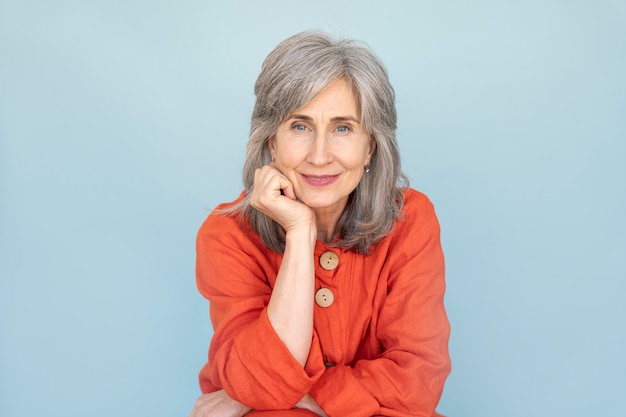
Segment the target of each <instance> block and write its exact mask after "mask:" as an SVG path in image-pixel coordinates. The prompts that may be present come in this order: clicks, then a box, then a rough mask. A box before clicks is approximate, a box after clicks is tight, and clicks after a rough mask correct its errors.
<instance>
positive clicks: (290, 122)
mask: <svg viewBox="0 0 626 417" xmlns="http://www.w3.org/2000/svg"><path fill="white" fill-rule="evenodd" d="M360 115H361V111H360V105H359V101H358V98H357V96H356V95H355V93H354V92H353V90H352V89H351V88H350V86H349V85H348V83H347V82H346V81H345V80H343V79H338V80H335V81H333V82H331V83H330V84H328V85H327V86H326V87H325V88H324V89H323V90H322V91H321V92H320V93H319V94H317V95H316V96H315V97H313V99H312V100H311V101H310V102H309V103H307V104H306V105H305V106H303V107H301V108H300V109H297V110H296V111H294V112H293V113H292V114H289V115H287V116H286V117H285V118H284V119H283V121H282V123H281V124H280V125H279V126H278V129H277V131H276V134H275V135H274V136H273V137H272V138H270V139H269V141H268V146H269V149H270V152H271V154H272V157H273V158H274V161H273V162H272V163H270V164H269V165H266V166H264V167H263V168H259V169H257V170H256V172H255V179H254V191H253V192H252V195H251V197H250V204H251V205H252V207H254V208H255V209H257V210H259V211H261V212H262V213H264V214H266V215H267V216H269V217H270V218H272V219H273V220H275V221H276V222H277V223H278V224H280V225H281V226H282V227H283V229H284V230H285V234H286V242H285V252H284V256H283V260H282V263H281V266H280V269H279V271H278V275H277V277H276V284H275V286H274V289H273V291H272V295H271V297H270V301H269V304H268V307H267V313H268V317H269V319H270V322H271V323H272V326H273V328H274V330H275V331H276V333H277V335H278V336H279V337H280V339H281V340H282V341H283V343H284V344H285V346H286V347H287V348H288V349H289V351H290V352H291V354H292V355H293V357H294V358H295V359H296V360H297V361H298V362H299V363H300V364H301V365H302V366H303V367H304V366H305V364H306V361H307V358H308V355H309V350H310V347H311V340H312V337H313V302H314V301H313V296H312V294H314V292H315V267H314V259H313V251H314V249H315V242H316V240H318V239H319V240H321V241H325V242H328V241H330V240H332V239H333V238H334V237H335V235H336V227H337V222H338V220H339V218H340V216H341V214H342V213H343V210H344V209H345V207H346V204H347V202H348V197H349V195H350V193H352V191H354V189H355V188H356V187H357V185H358V184H359V182H360V181H361V178H362V177H363V174H364V168H365V167H366V166H367V165H368V164H369V162H370V159H371V156H372V154H373V152H374V150H375V148H376V143H375V141H374V140H373V139H372V138H371V136H370V135H369V134H368V133H367V132H366V131H365V129H364V128H363V127H362V125H361V123H360ZM296 407H298V408H306V409H308V410H310V411H312V412H314V413H315V414H317V415H319V416H326V413H324V411H323V410H322V409H321V408H320V407H319V405H318V404H317V403H316V402H315V400H314V399H313V397H312V396H311V395H309V394H307V395H305V396H304V397H303V398H302V400H301V401H300V402H299V403H298V404H297V405H296ZM249 411H250V408H248V407H246V406H244V405H243V404H241V403H239V402H237V401H235V400H234V399H232V398H231V397H230V396H229V395H228V394H227V393H226V392H225V391H223V390H221V391H217V392H214V393H210V394H204V395H202V396H201V397H200V398H199V399H198V401H197V402H196V405H195V406H194V408H193V410H192V412H191V414H190V416H189V417H208V416H212V417H213V416H219V417H222V416H228V417H234V416H243V415H245V414H246V413H248V412H249Z"/></svg>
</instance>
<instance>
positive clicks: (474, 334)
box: [0, 0, 626, 417]
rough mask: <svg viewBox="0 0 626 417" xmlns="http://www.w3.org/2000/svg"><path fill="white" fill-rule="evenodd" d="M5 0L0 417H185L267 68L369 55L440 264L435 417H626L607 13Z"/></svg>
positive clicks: (496, 7) (610, 6)
mask: <svg viewBox="0 0 626 417" xmlns="http://www.w3.org/2000/svg"><path fill="white" fill-rule="evenodd" d="M226 3H227V2H226V1H223V2H207V1H186V2H175V1H167V0H164V1H111V0H107V1H67V0H61V1H56V2H45V1H28V0H21V1H18V0H13V1H8V0H0V239H1V240H0V277H1V281H0V415H1V416H3V417H4V416H6V417H14V416H15V417H17V416H20V417H22V416H23V417H30V416H40V415H46V416H77V417H78V416H86V415H89V416H103V417H104V416H113V415H122V416H150V417H154V416H164V417H165V416H181V415H182V416H186V415H187V413H188V412H189V411H190V409H191V407H192V405H193V402H194V400H195V398H196V397H197V395H198V394H199V390H198V386H197V379H196V377H197V372H198V371H199V369H200V367H201V366H202V365H203V363H204V361H205V359H206V351H207V347H208V344H209V340H210V337H211V328H210V323H209V319H208V314H207V307H208V305H207V302H206V301H205V300H204V299H203V298H202V297H201V296H200V295H199V294H198V293H197V291H196V288H195V281H194V280H195V278H194V258H195V253H194V239H195V234H196V231H197V229H198V228H199V226H200V224H201V222H202V220H203V219H204V218H205V217H206V215H207V214H208V212H209V210H210V209H211V208H213V207H214V206H215V205H216V204H217V203H219V202H222V201H227V200H231V199H233V198H235V197H236V195H237V194H238V193H239V191H240V189H241V180H240V170H241V165H242V160H243V154H244V149H245V142H246V139H247V133H248V123H249V116H250V112H251V110H252V106H253V102H254V96H253V93H252V87H253V83H254V80H255V78H256V76H257V74H258V71H259V69H260V65H261V63H262V60H263V58H264V57H265V56H266V55H267V53H268V52H269V51H270V50H271V49H272V48H273V47H274V46H275V45H276V44H277V43H278V42H279V41H280V40H282V39H284V38H285V37H287V36H289V35H291V34H293V33H295V32H298V31H300V30H303V29H313V28H319V29H325V30H329V31H330V32H332V33H333V34H335V35H340V36H346V37H350V38H357V39H361V40H363V41H365V42H366V43H368V44H369V45H370V46H371V47H372V48H373V49H374V51H375V52H376V53H377V54H378V55H379V56H380V57H381V59H382V60H383V61H384V62H385V64H386V66H387V68H388V69H389V72H390V77H391V80H392V83H393V85H394V86H395V89H396V91H397V106H398V111H399V129H398V137H399V141H400V146H401V150H402V155H403V168H404V170H405V171H406V173H407V174H408V175H409V177H410V179H411V180H412V185H413V186H414V187H416V188H418V189H420V190H422V191H424V192H426V193H427V194H428V195H429V196H430V197H431V199H432V200H433V202H434V203H435V206H436V208H437V210H438V214H439V217H440V221H441V224H442V239H443V245H444V250H445V253H446V258H447V270H448V275H447V280H448V293H447V297H446V303H447V309H448V312H449V316H450V320H451V323H452V327H453V334H452V339H451V342H450V348H451V353H452V358H453V372H452V374H451V376H450V378H449V380H448V383H447V385H446V389H445V392H444V395H443V398H442V401H441V403H440V407H439V410H440V411H441V412H444V413H446V414H448V415H449V416H451V417H453V416H456V417H464V416H477V417H491V416H493V417H496V416H507V417H517V416H520V417H521V416H566V415H567V416H588V415H613V416H616V415H626V411H625V410H626V407H625V406H624V400H623V395H624V392H626V359H625V358H624V356H625V355H624V352H625V351H626V324H625V318H626V284H625V280H626V239H625V233H626V222H625V220H624V217H625V213H626V185H625V184H626V168H625V166H626V161H625V159H626V75H625V74H626V3H624V2H623V1H617V0H616V1H551V0H547V1H537V0H530V1H495V0H494V1H480V0H478V1H472V2H465V1H438V2H434V1H433V2H425V1H414V2H409V1H404V2H394V1H389V0H387V1H337V0H334V1H326V0H323V1H316V2H304V3H303V2H292V1H258V2H256V1H246V2H237V1H232V2H229V3H228V4H226Z"/></svg>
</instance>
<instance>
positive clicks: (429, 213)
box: [311, 194, 450, 417]
mask: <svg viewBox="0 0 626 417" xmlns="http://www.w3.org/2000/svg"><path fill="white" fill-rule="evenodd" d="M419 196H421V197H420V198H418V199H417V201H413V202H411V206H409V207H406V206H405V217H404V219H403V220H401V221H400V223H399V225H398V227H397V230H396V232H394V236H393V241H392V243H391V244H390V247H389V254H388V259H387V262H386V266H385V268H386V270H385V271H384V275H386V276H388V280H387V285H386V286H387V288H386V296H385V298H384V301H383V304H382V307H381V308H380V312H379V316H378V318H377V321H376V323H375V329H374V330H375V332H376V336H377V338H378V340H379V341H380V343H381V345H382V346H383V352H382V354H381V355H380V356H379V357H377V358H375V359H372V360H361V361H358V362H357V363H356V364H354V366H353V367H349V366H342V365H338V366H334V367H331V368H328V369H327V370H326V371H325V373H324V374H323V376H322V377H321V378H320V379H319V380H318V381H317V382H316V383H315V384H314V385H313V387H312V389H311V395H312V396H313V397H314V398H315V400H316V401H317V402H318V404H320V406H321V407H322V408H323V409H324V410H325V411H326V412H327V413H328V414H329V415H330V416H331V417H332V416H357V415H359V416H363V415H375V414H381V415H385V416H409V415H411V416H428V417H431V416H436V415H438V414H436V412H435V407H436V406H437V403H438V402H439V399H440V397H441V393H442V391H443V385H444V382H445V379H446V378H447V376H448V374H449V372H450V358H449V355H448V338H449V333H450V327H449V323H448V319H447V317H446V313H445V310H444V303H443V297H444V291H445V282H444V258H443V252H442V249H441V244H440V237H439V223H438V221H437V218H436V215H435V212H434V209H433V207H432V204H431V203H430V201H428V199H427V198H426V197H425V196H423V195H422V194H420V195H419ZM407 204H408V203H407Z"/></svg>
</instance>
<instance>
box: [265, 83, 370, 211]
mask: <svg viewBox="0 0 626 417" xmlns="http://www.w3.org/2000/svg"><path fill="white" fill-rule="evenodd" d="M360 110H361V109H360V105H359V101H358V98H357V96H356V94H355V93H354V91H353V90H352V89H351V88H350V86H349V85H348V83H347V82H346V81H345V80H343V79H338V80H336V81H333V82H331V83H330V84H328V85H327V86H326V87H325V88H324V89H323V90H322V91H320V93H319V94H317V95H316V96H315V97H313V99H312V100H311V101H310V102H309V103H307V104H306V105H305V106H303V107H301V108H299V109H297V110H296V111H294V112H293V113H291V114H289V115H287V116H286V117H285V119H284V120H283V121H282V123H281V124H280V125H279V126H278V130H277V131H276V135H275V136H273V137H272V138H270V140H269V147H270V151H271V153H272V156H273V157H274V160H275V166H276V168H278V169H279V170H280V171H281V172H282V173H283V174H284V175H285V176H286V177H287V178H288V179H289V180H290V181H291V183H292V184H293V186H294V191H295V194H296V197H297V198H298V199H299V200H300V201H302V202H303V203H304V204H306V205H307V206H309V207H311V208H313V209H314V210H315V209H325V211H326V212H327V213H328V212H329V211H330V213H335V214H337V213H341V212H342V211H343V209H344V208H345V206H346V203H347V201H348V196H349V195H350V193H351V192H352V191H354V189H355V188H356V186H357V185H358V184H359V181H361V178H362V177H363V174H364V168H365V167H366V166H367V165H368V164H369V161H370V158H371V156H372V153H373V152H374V149H375V148H376V143H375V141H374V140H373V139H372V138H371V137H370V135H369V133H368V132H366V131H365V129H364V128H363V126H362V125H361V121H360V118H361V111H360ZM316 211H317V210H316Z"/></svg>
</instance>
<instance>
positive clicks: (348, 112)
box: [291, 78, 360, 117]
mask: <svg viewBox="0 0 626 417" xmlns="http://www.w3.org/2000/svg"><path fill="white" fill-rule="evenodd" d="M309 113H313V114H314V113H319V114H329V115H333V116H340V115H341V116H353V117H356V116H358V115H359V114H360V104H359V99H358V97H357V94H356V92H355V91H354V89H353V88H352V87H351V86H350V84H349V83H348V82H347V81H346V80H345V79H343V78H340V79H337V80H334V81H331V82H330V83H329V84H327V85H326V86H325V87H324V88H323V89H322V90H321V91H320V92H319V93H318V94H316V95H315V96H314V97H313V98H312V99H311V101H309V102H308V103H306V104H305V105H304V106H302V107H300V108H298V109H296V110H294V111H293V112H292V113H291V114H309Z"/></svg>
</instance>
